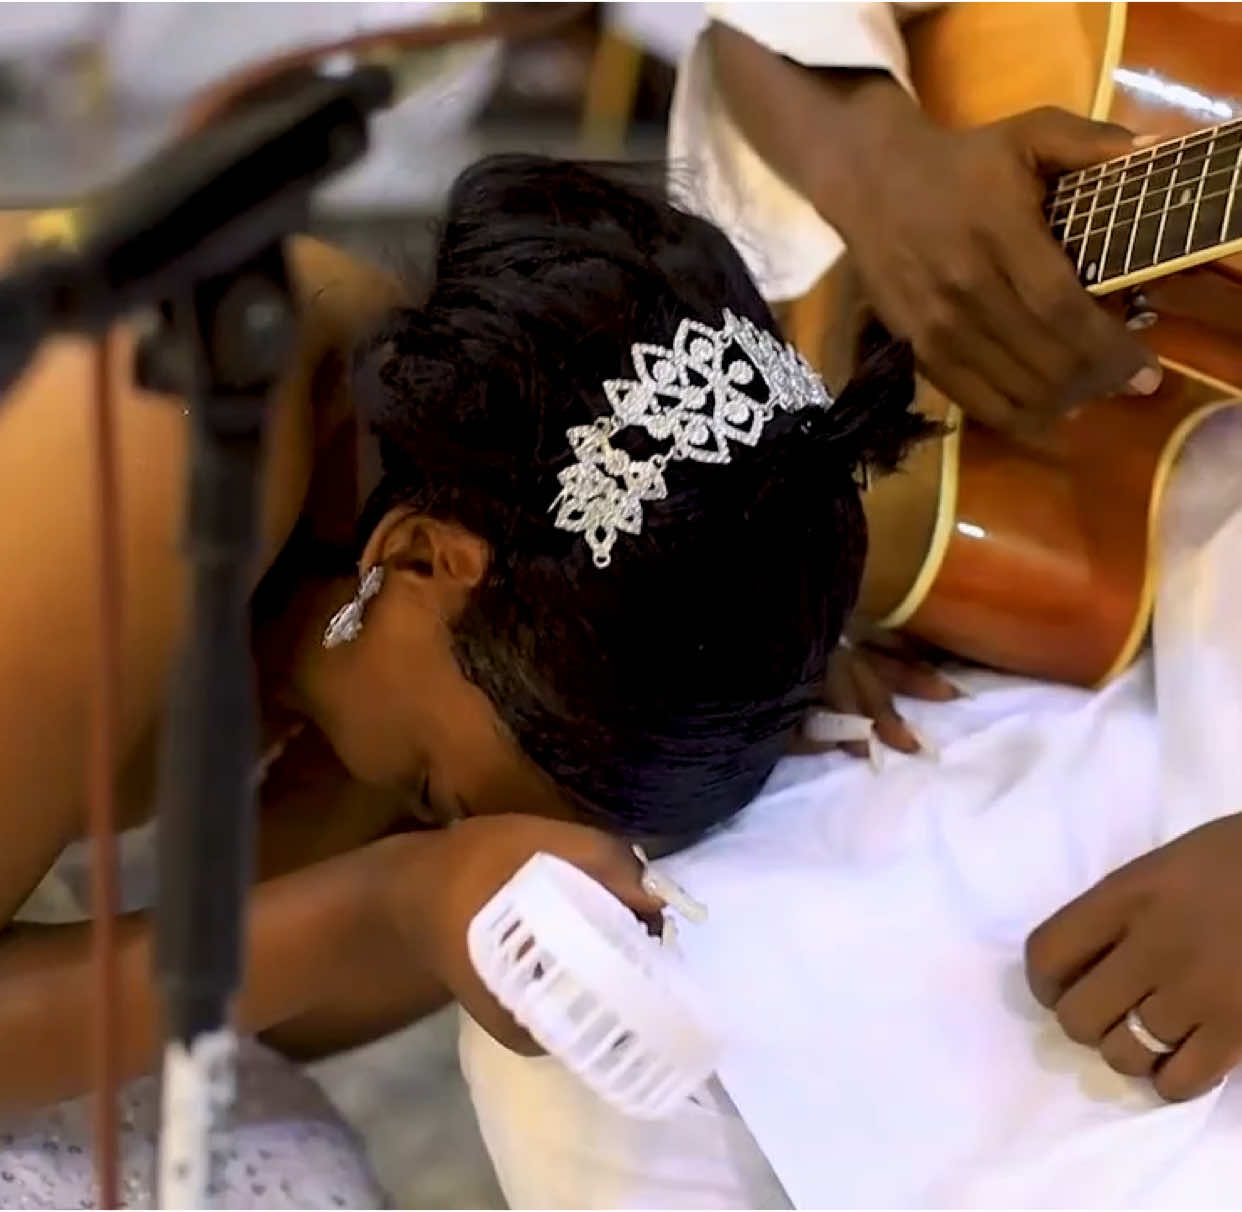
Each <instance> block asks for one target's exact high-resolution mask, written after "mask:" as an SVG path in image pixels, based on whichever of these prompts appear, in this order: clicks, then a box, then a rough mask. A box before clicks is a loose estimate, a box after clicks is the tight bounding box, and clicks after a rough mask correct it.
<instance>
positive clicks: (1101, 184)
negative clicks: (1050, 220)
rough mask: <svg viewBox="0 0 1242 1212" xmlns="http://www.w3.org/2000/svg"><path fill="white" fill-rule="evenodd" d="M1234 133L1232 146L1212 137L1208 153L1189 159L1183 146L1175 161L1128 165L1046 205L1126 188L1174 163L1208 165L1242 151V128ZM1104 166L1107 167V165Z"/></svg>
mask: <svg viewBox="0 0 1242 1212" xmlns="http://www.w3.org/2000/svg"><path fill="white" fill-rule="evenodd" d="M1233 134H1236V136H1237V141H1236V143H1234V144H1233V145H1232V146H1225V145H1224V144H1223V143H1222V145H1221V146H1220V147H1214V146H1212V144H1213V143H1214V142H1215V137H1212V138H1210V139H1209V140H1207V142H1206V144H1205V146H1208V147H1209V148H1210V150H1209V151H1208V152H1207V154H1205V155H1203V156H1198V157H1194V158H1192V159H1189V160H1186V159H1183V157H1184V155H1185V150H1186V149H1185V148H1182V149H1179V151H1178V156H1177V158H1176V159H1174V161H1173V162H1172V163H1171V164H1162V165H1160V166H1159V167H1157V166H1156V163H1155V160H1154V159H1153V160H1150V161H1148V162H1146V163H1143V164H1138V163H1135V164H1132V165H1128V166H1127V167H1126V168H1124V169H1122V170H1121V171H1119V172H1117V173H1115V174H1112V175H1110V176H1109V177H1108V178H1105V177H1100V178H1099V179H1098V180H1096V181H1092V182H1090V186H1091V188H1090V189H1089V190H1078V191H1075V194H1073V195H1070V196H1069V197H1057V196H1055V195H1050V196H1049V197H1048V198H1047V199H1046V200H1045V203H1044V205H1045V207H1047V208H1051V209H1052V210H1053V211H1055V210H1058V209H1059V208H1060V207H1062V206H1064V205H1066V203H1067V202H1073V201H1074V199H1075V198H1076V197H1077V198H1078V199H1079V200H1081V199H1082V198H1083V197H1084V196H1085V195H1086V194H1088V193H1099V192H1101V191H1103V190H1107V189H1113V188H1117V189H1124V188H1125V187H1126V186H1127V185H1136V184H1138V182H1139V181H1140V180H1142V179H1143V177H1152V176H1156V175H1157V174H1159V173H1163V172H1168V171H1169V169H1170V168H1171V167H1172V166H1173V164H1185V165H1186V166H1188V167H1191V168H1194V167H1197V166H1199V165H1206V164H1209V163H1211V161H1212V160H1213V159H1214V158H1215V157H1216V156H1219V155H1230V154H1233V153H1242V130H1239V131H1237V132H1230V135H1233ZM1226 137H1227V138H1228V137H1230V136H1226ZM1170 150H1172V149H1170ZM1162 154H1166V155H1167V154H1169V152H1165V153H1162ZM1128 158H1129V157H1127V159H1128ZM1113 163H1114V161H1111V160H1110V161H1108V162H1107V164H1113ZM1103 167H1107V165H1105V166H1103ZM1131 170H1136V171H1135V175H1134V176H1127V173H1129V172H1130V171H1131ZM1213 171H1218V172H1219V171H1227V170H1220V169H1216V170H1213ZM1140 174H1141V175H1140Z"/></svg>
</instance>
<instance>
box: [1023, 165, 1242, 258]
mask: <svg viewBox="0 0 1242 1212" xmlns="http://www.w3.org/2000/svg"><path fill="white" fill-rule="evenodd" d="M1239 164H1242V157H1239V158H1238V163H1236V164H1233V165H1228V164H1226V165H1222V166H1221V167H1220V168H1214V169H1213V170H1212V171H1211V172H1210V173H1201V174H1199V176H1198V181H1199V184H1200V185H1202V186H1203V187H1204V188H1205V189H1206V188H1208V187H1209V186H1211V185H1212V183H1213V180H1214V179H1215V178H1220V179H1221V180H1224V179H1225V178H1226V177H1229V178H1232V177H1233V176H1234V175H1235V174H1236V173H1237V170H1238V165H1239ZM1173 167H1174V169H1175V170H1177V169H1180V168H1181V167H1182V166H1181V165H1174V166H1173ZM1136 184H1137V183H1136ZM1175 191H1176V193H1177V196H1178V197H1179V198H1180V199H1181V200H1180V201H1178V202H1174V203H1173V204H1172V205H1169V200H1170V199H1171V197H1172V196H1173V194H1174V192H1175ZM1194 192H1195V187H1194V185H1193V184H1192V182H1191V179H1184V180H1183V179H1179V180H1170V182H1169V183H1168V184H1167V185H1162V186H1160V187H1159V188H1158V189H1150V187H1149V188H1148V192H1147V193H1146V194H1144V193H1142V192H1140V193H1138V194H1132V195H1131V196H1130V197H1128V198H1123V197H1122V196H1121V191H1120V190H1118V192H1117V197H1116V199H1115V201H1117V203H1118V205H1119V206H1128V205H1129V204H1130V203H1131V202H1135V203H1137V202H1138V201H1139V199H1140V198H1143V199H1145V200H1146V201H1151V200H1153V199H1156V200H1157V201H1158V200H1159V199H1161V198H1163V199H1164V202H1162V203H1161V202H1159V201H1158V204H1157V205H1156V206H1153V207H1151V209H1149V210H1146V211H1144V212H1143V213H1142V214H1140V213H1139V212H1138V209H1137V207H1136V209H1135V212H1134V214H1132V215H1126V216H1124V217H1123V219H1122V221H1123V222H1125V223H1132V222H1134V221H1135V220H1142V219H1154V218H1155V217H1156V215H1158V214H1160V212H1161V211H1162V210H1169V211H1173V210H1177V209H1178V207H1181V206H1186V205H1189V203H1188V202H1187V200H1186V198H1185V197H1184V195H1185V194H1193V193H1194ZM1230 192H1231V191H1230V189H1229V188H1225V189H1218V190H1216V191H1215V192H1214V193H1210V194H1205V195H1204V200H1205V201H1206V200H1207V199H1208V198H1223V197H1225V196H1226V195H1227V194H1229V193H1230ZM1105 205H1106V206H1111V205H1112V202H1106V203H1105ZM1048 222H1049V225H1050V226H1052V227H1054V228H1058V229H1059V230H1060V231H1061V232H1062V233H1063V234H1064V235H1065V236H1066V237H1067V238H1068V239H1073V240H1079V239H1081V238H1082V237H1083V236H1085V235H1086V234H1087V229H1086V228H1085V227H1084V228H1082V229H1081V230H1078V231H1071V227H1072V223H1071V222H1069V221H1065V222H1063V221H1062V220H1061V219H1058V218H1056V217H1055V216H1053V215H1048ZM1103 230H1104V229H1103V228H1102V227H1096V228H1092V229H1091V234H1092V235H1098V234H1099V233H1100V232H1101V231H1103Z"/></svg>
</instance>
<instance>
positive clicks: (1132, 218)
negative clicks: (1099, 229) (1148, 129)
mask: <svg viewBox="0 0 1242 1212" xmlns="http://www.w3.org/2000/svg"><path fill="white" fill-rule="evenodd" d="M1126 159H1127V161H1129V163H1127V164H1126V166H1125V168H1124V169H1123V170H1122V173H1121V179H1120V188H1119V189H1118V190H1117V198H1116V201H1115V203H1114V205H1113V214H1112V218H1111V219H1110V221H1109V233H1108V239H1107V240H1105V242H1104V251H1103V252H1102V253H1101V254H1100V271H1099V273H1098V274H1096V277H1095V280H1096V281H1097V282H1102V281H1105V280H1107V279H1109V278H1115V277H1117V275H1118V274H1121V273H1123V272H1125V260H1126V257H1127V256H1128V255H1129V251H1130V246H1131V244H1132V239H1127V238H1126V232H1127V229H1128V230H1129V233H1130V236H1131V237H1133V234H1134V231H1135V227H1136V221H1137V218H1138V213H1139V207H1140V205H1141V204H1142V199H1143V197H1144V195H1145V194H1146V193H1147V185H1148V182H1149V181H1150V179H1151V174H1150V172H1149V171H1148V167H1149V165H1150V163H1151V157H1150V156H1147V157H1146V158H1143V159H1137V158H1135V157H1134V156H1127V157H1126ZM1114 228H1115V229H1116V233H1115V234H1116V235H1117V236H1118V237H1119V238H1118V239H1117V240H1116V242H1114V241H1113V235H1114V230H1113V229H1114Z"/></svg>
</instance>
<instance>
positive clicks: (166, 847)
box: [0, 64, 392, 1208]
mask: <svg viewBox="0 0 1242 1212" xmlns="http://www.w3.org/2000/svg"><path fill="white" fill-rule="evenodd" d="M391 96H392V77H391V75H390V73H389V72H388V70H387V69H384V68H379V67H353V66H352V65H349V64H346V65H345V68H344V70H343V71H342V72H334V73H332V74H325V73H324V72H322V71H317V70H315V69H313V68H298V69H295V70H292V71H290V72H289V73H287V74H285V75H284V76H282V77H281V78H280V79H279V80H278V81H275V82H270V81H269V82H268V83H267V85H266V87H265V88H264V90H263V93H262V97H261V99H259V100H258V101H257V102H255V103H252V104H250V105H249V106H247V107H246V108H244V109H243V110H242V111H241V112H235V113H231V114H229V115H227V116H225V117H223V118H218V119H217V120H216V121H215V122H214V123H213V124H212V125H210V126H208V127H207V128H205V129H202V130H200V131H198V133H196V134H194V135H192V136H191V137H189V138H187V139H184V140H182V141H180V142H178V143H177V144H175V145H173V146H172V147H170V148H168V149H166V150H165V151H164V152H162V153H160V154H159V155H157V156H156V157H155V158H154V159H152V160H150V161H148V162H147V163H146V164H145V165H144V166H143V167H141V168H139V169H138V170H137V171H135V172H134V173H132V174H131V175H130V176H129V177H128V178H127V179H126V180H124V181H123V182H121V183H120V184H119V185H118V186H116V187H114V188H113V189H111V190H110V191H109V193H108V195H107V197H106V199H105V200H104V201H103V203H102V205H99V206H96V207H95V208H94V209H93V210H91V211H88V212H87V214H86V231H85V235H84V238H83V240H82V241H81V244H80V247H79V248H78V249H77V250H76V251H74V252H72V253H69V252H58V253H51V254H43V255H40V256H39V257H37V258H35V259H31V260H28V261H27V262H25V263H24V264H23V265H22V266H20V267H19V268H18V270H17V271H16V272H14V273H13V274H11V275H10V276H9V277H7V278H5V279H3V280H0V391H3V390H4V389H5V388H6V387H7V386H8V384H9V383H10V382H11V381H12V380H13V379H15V378H16V376H17V375H18V373H20V371H21V369H22V368H23V366H24V365H25V363H26V362H27V361H28V359H29V358H30V356H31V355H32V353H33V351H34V349H35V348H36V346H37V345H38V344H39V342H40V341H41V340H42V339H43V338H44V337H45V336H46V335H48V334H49V333H52V332H57V331H59V332H76V333H101V332H104V331H106V329H107V327H108V326H109V325H110V324H111V323H112V322H113V321H114V320H116V319H118V318H119V317H121V316H123V315H125V314H127V313H129V312H132V311H134V310H135V309H138V308H151V307H155V308H157V316H158V322H157V324H156V326H155V328H154V330H153V331H152V332H150V333H149V334H148V336H147V337H146V339H145V340H144V341H143V342H142V343H141V345H140V348H139V352H138V358H137V363H138V364H137V367H136V371H137V375H138V377H139V379H140V381H142V382H143V383H144V385H145V386H148V387H151V388H153V389H156V390H161V391H171V392H175V393H176V394H177V395H179V396H180V397H181V398H182V399H184V400H186V401H187V402H188V404H189V414H190V429H191V442H190V458H189V486H188V497H187V513H186V523H185V526H186V552H187V557H188V559H189V561H190V564H191V567H192V578H193V579H192V584H193V593H192V606H191V620H190V631H189V640H188V642H187V644H186V647H185V651H184V653H183V655H182V658H181V660H180V662H179V665H178V668H177V671H176V676H175V678H174V682H173V686H172V693H171V700H170V704H169V709H168V716H167V729H166V732H165V737H166V744H165V750H164V754H163V761H162V769H161V780H160V781H161V792H160V808H159V837H160V848H159V900H158V907H157V912H156V948H155V956H156V958H155V969H156V977H157V981H158V985H159V987H160V990H161V992H162V995H163V1002H164V1011H165V1019H164V1022H165V1031H166V1052H165V1061H164V1089H163V1112H162V1116H163V1118H162V1127H161V1147H160V1168H159V1193H158V1200H159V1203H158V1206H160V1207H164V1208H196V1207H203V1206H205V1205H206V1203H207V1201H208V1198H209V1196H210V1193H211V1188H212V1172H213V1168H214V1167H213V1161H214V1159H213V1153H212V1149H213V1142H214V1141H215V1140H216V1139H217V1132H218V1129H219V1127H220V1126H221V1122H222V1119H223V1117H224V1116H225V1115H226V1113H227V1111H228V1110H229V1108H230V1106H231V1102H232V1093H233V1089H234V1069H233V1056H234V1050H235V1037H234V1034H233V1031H232V1029H231V1026H230V1011H231V1006H232V1001H233V998H234V997H235V995H236V992H237V990H238V988H239V985H240V979H241V966H242V951H243V947H242V940H243V928H244V921H243V916H244V907H245V894H246V888H247V886H248V884H249V872H250V866H251V859H252V854H251V851H252V840H251V838H252V818H253V807H254V799H255V792H256V786H255V777H254V775H255V763H256V758H257V745H256V733H257V728H256V710H255V703H254V686H253V672H252V664H251V657H250V646H249V635H248V630H249V628H248V599H249V590H250V575H251V573H252V571H253V569H252V564H251V561H252V557H253V555H254V552H255V544H256V536H257V533H258V518H259V507H260V471H261V464H262V451H263V436H264V432H265V426H266V420H267V414H268V407H269V400H270V396H271V393H272V389H273V387H274V386H275V384H276V382H277V380H278V379H279V377H280V375H281V373H282V371H283V369H284V367H285V364H286V360H287V356H288V354H289V351H290V348H291V345H292V339H293V334H294V327H295V325H294V321H295V312H296V308H295V303H294V299H293V296H292V292H291V289H290V283H289V278H288V273H287V270H286V265H285V260H284V253H283V250H282V240H283V238H284V237H285V236H287V235H289V234H291V233H293V232H296V231H300V230H304V229H305V220H306V216H307V213H308V208H309V200H310V195H311V192H312V190H313V189H314V187H315V186H317V185H318V184H319V183H320V182H322V181H323V180H325V179H327V178H328V177H329V176H331V175H333V174H335V173H337V172H339V171H340V170H341V169H342V168H344V167H346V166H347V165H348V164H350V163H352V162H353V161H354V160H356V159H358V158H359V157H360V156H361V155H362V153H363V151H364V150H365V148H366V145H367V119H368V116H369V115H370V113H372V112H373V111H374V110H376V109H378V108H380V107H382V106H384V105H386V104H387V103H388V102H389V101H390V99H391ZM109 1145H110V1142H99V1147H100V1148H108V1147H109Z"/></svg>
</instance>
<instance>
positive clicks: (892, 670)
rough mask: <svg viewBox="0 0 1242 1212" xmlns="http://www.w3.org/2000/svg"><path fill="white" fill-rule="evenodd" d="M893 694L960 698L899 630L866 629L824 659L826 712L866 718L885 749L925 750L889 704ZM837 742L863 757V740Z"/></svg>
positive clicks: (934, 700)
mask: <svg viewBox="0 0 1242 1212" xmlns="http://www.w3.org/2000/svg"><path fill="white" fill-rule="evenodd" d="M898 694H902V695H906V696H907V697H908V698H914V699H923V700H925V701H927V702H932V703H947V702H949V701H950V700H952V699H956V698H960V697H961V691H960V690H959V689H958V688H957V687H956V686H955V685H954V684H953V683H952V682H951V681H950V680H949V679H948V678H946V677H945V676H944V674H942V673H940V672H939V670H937V669H936V667H935V666H934V665H933V664H931V662H930V661H928V660H926V659H925V658H924V657H923V656H922V654H921V651H920V650H919V649H918V648H916V647H915V646H914V645H913V644H912V643H911V642H910V641H908V640H906V639H905V638H904V637H902V636H899V635H892V634H889V633H875V634H872V633H870V632H868V633H867V635H866V637H865V638H859V639H856V640H854V641H852V642H851V643H849V644H842V645H841V646H840V647H838V648H837V650H836V651H835V652H834V653H833V654H832V656H831V657H830V658H829V660H828V672H827V674H826V675H825V676H824V691H823V705H824V706H825V707H826V708H827V709H828V710H829V711H832V712H837V713H840V714H842V715H857V716H864V717H865V718H866V719H869V720H871V721H872V722H873V723H874V725H875V735H876V737H877V738H878V739H879V740H881V741H882V742H883V743H884V744H885V745H887V746H889V748H890V749H896V750H898V751H900V752H901V753H919V752H926V751H927V750H928V743H927V741H926V739H925V738H923V737H920V736H919V735H918V734H917V733H916V732H915V731H914V729H913V728H912V727H911V726H910V725H909V724H908V723H907V722H906V721H905V720H904V719H902V717H901V715H900V714H899V713H898V711H897V708H896V707H895V706H894V705H893V697H894V695H898ZM807 747H810V748H820V749H822V748H824V746H823V745H820V746H815V745H814V742H813V741H808V742H806V744H805V745H804V746H803V748H804V749H805V748H807ZM841 747H842V748H843V749H845V750H846V752H848V753H852V754H854V756H855V757H863V758H865V757H867V756H868V752H869V746H868V744H867V742H866V741H848V742H845V743H844V744H843V745H842V746H841Z"/></svg>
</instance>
